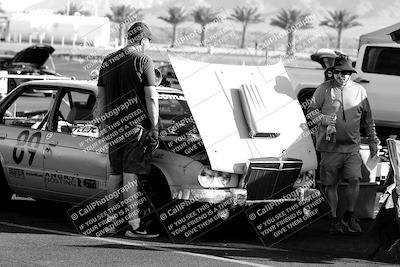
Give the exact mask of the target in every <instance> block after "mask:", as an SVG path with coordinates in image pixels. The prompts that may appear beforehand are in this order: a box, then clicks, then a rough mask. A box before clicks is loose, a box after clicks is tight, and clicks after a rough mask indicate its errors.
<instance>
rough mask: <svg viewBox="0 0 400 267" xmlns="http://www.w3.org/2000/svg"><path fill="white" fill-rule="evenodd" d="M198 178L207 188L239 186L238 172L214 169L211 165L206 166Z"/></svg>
mask: <svg viewBox="0 0 400 267" xmlns="http://www.w3.org/2000/svg"><path fill="white" fill-rule="evenodd" d="M197 178H198V180H199V183H200V185H201V186H203V187H206V188H221V187H237V185H238V175H237V174H235V173H227V172H221V171H214V170H211V169H210V168H209V167H204V168H203V169H202V170H201V172H200V174H199V175H198V177H197Z"/></svg>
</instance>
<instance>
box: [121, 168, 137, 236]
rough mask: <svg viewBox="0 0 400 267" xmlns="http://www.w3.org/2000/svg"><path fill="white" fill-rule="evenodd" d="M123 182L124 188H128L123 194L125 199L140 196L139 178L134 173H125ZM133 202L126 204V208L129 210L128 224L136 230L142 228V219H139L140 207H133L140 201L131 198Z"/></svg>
mask: <svg viewBox="0 0 400 267" xmlns="http://www.w3.org/2000/svg"><path fill="white" fill-rule="evenodd" d="M123 180H124V187H125V186H126V187H125V188H128V190H126V191H125V192H124V193H123V194H124V199H125V200H126V199H128V198H130V197H132V196H134V195H136V196H138V194H137V193H138V192H139V181H138V176H137V175H136V174H134V173H126V172H124V173H123ZM128 184H131V186H128ZM131 199H132V201H129V202H128V203H126V207H127V208H128V209H129V218H130V219H129V220H128V223H129V224H130V225H131V226H132V228H133V229H134V230H136V229H138V228H139V226H140V218H139V207H138V205H132V204H136V202H137V200H138V199H134V198H131Z"/></svg>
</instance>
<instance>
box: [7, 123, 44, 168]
mask: <svg viewBox="0 0 400 267" xmlns="http://www.w3.org/2000/svg"><path fill="white" fill-rule="evenodd" d="M41 138H42V134H41V133H40V132H36V133H33V134H32V135H31V136H30V137H29V131H28V130H25V131H22V132H21V133H20V134H19V135H18V137H17V146H16V147H14V149H13V159H14V161H15V163H17V164H20V163H21V162H22V160H23V159H24V156H25V153H28V154H29V159H28V164H29V166H31V165H32V162H33V159H34V158H35V155H36V152H37V148H38V147H39V143H40V139H41ZM32 144H34V146H33V147H32ZM26 145H27V147H25V146H26Z"/></svg>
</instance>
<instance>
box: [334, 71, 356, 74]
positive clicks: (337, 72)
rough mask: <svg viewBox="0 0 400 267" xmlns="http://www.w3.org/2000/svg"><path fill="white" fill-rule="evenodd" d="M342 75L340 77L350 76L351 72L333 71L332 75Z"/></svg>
mask: <svg viewBox="0 0 400 267" xmlns="http://www.w3.org/2000/svg"><path fill="white" fill-rule="evenodd" d="M339 73H340V74H342V75H351V73H352V72H351V71H347V70H342V71H340V70H334V71H333V74H339Z"/></svg>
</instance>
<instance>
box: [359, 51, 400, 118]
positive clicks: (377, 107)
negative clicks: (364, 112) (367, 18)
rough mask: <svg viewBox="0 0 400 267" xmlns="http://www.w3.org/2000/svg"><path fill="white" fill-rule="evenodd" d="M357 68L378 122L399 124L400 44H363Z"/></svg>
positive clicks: (360, 81)
mask: <svg viewBox="0 0 400 267" xmlns="http://www.w3.org/2000/svg"><path fill="white" fill-rule="evenodd" d="M356 70H357V77H358V79H356V81H358V82H359V83H361V85H362V86H364V87H365V89H366V91H367V94H368V100H369V102H370V104H371V109H372V115H373V117H374V119H375V121H376V122H377V123H379V125H383V126H399V123H398V121H399V118H398V114H399V113H400V105H399V104H398V101H399V90H398V86H399V81H400V78H399V76H400V45H397V44H379V45H368V46H363V47H361V49H360V52H359V57H358V59H357V65H356ZM393 123H394V124H396V125H392V124H393Z"/></svg>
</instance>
